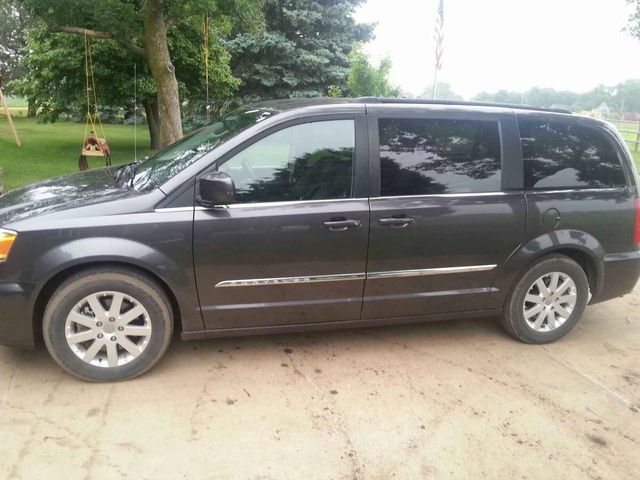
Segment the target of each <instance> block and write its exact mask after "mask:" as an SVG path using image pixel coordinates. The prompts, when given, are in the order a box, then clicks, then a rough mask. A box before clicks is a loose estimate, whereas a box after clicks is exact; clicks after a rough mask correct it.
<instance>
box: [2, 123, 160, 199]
mask: <svg viewBox="0 0 640 480" xmlns="http://www.w3.org/2000/svg"><path fill="white" fill-rule="evenodd" d="M14 123H15V125H16V129H17V130H18V135H20V139H21V140H22V147H17V146H16V144H15V143H14V140H13V136H12V134H11V130H10V129H9V124H8V122H7V119H6V117H4V116H0V167H1V168H3V169H4V190H5V192H6V191H8V190H11V189H13V188H17V187H20V186H23V185H27V184H29V183H33V182H36V181H38V180H42V179H45V178H50V177H57V176H59V175H65V174H67V173H73V172H77V171H78V157H79V156H80V150H81V147H82V139H83V136H84V124H81V123H72V122H57V123H52V124H42V123H38V122H37V121H36V120H35V119H32V118H15V119H14ZM104 129H105V136H106V137H107V141H108V142H109V146H110V147H111V157H112V161H113V164H114V165H115V164H122V163H128V162H131V161H133V160H134V140H133V139H134V132H133V129H134V127H133V126H129V125H105V126H104ZM149 151H150V150H149V132H148V130H147V127H146V126H145V125H138V158H141V157H142V156H144V155H147V154H148V153H149ZM89 165H90V166H91V168H97V167H102V166H104V159H103V158H99V157H98V158H96V157H90V158H89Z"/></svg>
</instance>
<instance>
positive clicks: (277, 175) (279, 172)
mask: <svg viewBox="0 0 640 480" xmlns="http://www.w3.org/2000/svg"><path fill="white" fill-rule="evenodd" d="M354 145H355V128H354V123H353V120H332V121H326V122H313V123H305V124H302V125H296V126H293V127H289V128H285V129H282V130H280V131H278V132H276V133H274V134H272V135H270V136H268V137H265V138H263V139H262V140H259V141H257V142H256V143H254V144H253V145H251V146H250V147H248V148H246V149H245V150H243V151H242V152H240V153H239V154H238V155H236V156H235V157H233V158H231V159H230V160H229V161H227V162H225V163H224V164H223V165H221V166H220V168H219V169H218V170H219V171H221V172H225V173H227V174H229V175H230V176H231V178H233V180H234V181H235V184H236V196H237V199H238V202H240V203H249V202H278V201H292V200H323V199H334V198H348V197H350V196H351V183H352V176H353V175H352V171H353V158H354V150H355V148H354Z"/></svg>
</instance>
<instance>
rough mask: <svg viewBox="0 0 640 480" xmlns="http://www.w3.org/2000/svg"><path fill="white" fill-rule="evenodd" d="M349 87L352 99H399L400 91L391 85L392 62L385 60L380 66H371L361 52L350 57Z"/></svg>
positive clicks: (353, 53) (356, 51) (355, 52)
mask: <svg viewBox="0 0 640 480" xmlns="http://www.w3.org/2000/svg"><path fill="white" fill-rule="evenodd" d="M349 59H350V61H351V68H350V69H349V78H348V82H347V83H348V87H349V94H350V95H351V96H352V97H369V96H373V97H397V96H399V95H400V89H399V88H398V87H397V86H395V85H392V84H391V81H390V80H389V73H390V72H391V60H390V59H389V58H383V59H382V60H381V61H380V64H379V65H378V66H374V65H371V63H370V62H369V58H368V57H367V56H366V55H365V54H364V53H363V52H362V51H360V50H355V51H354V52H352V53H351V56H350V58H349Z"/></svg>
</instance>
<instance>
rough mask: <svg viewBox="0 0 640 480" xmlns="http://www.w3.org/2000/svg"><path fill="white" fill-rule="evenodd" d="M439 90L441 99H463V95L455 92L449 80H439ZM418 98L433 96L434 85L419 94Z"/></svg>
mask: <svg viewBox="0 0 640 480" xmlns="http://www.w3.org/2000/svg"><path fill="white" fill-rule="evenodd" d="M437 92H438V99H439V100H462V95H458V94H457V93H456V92H454V91H453V89H452V88H451V85H449V84H448V83H447V82H438V89H437ZM418 98H433V85H429V86H428V87H427V88H425V89H424V91H423V92H422V93H421V94H420V95H418Z"/></svg>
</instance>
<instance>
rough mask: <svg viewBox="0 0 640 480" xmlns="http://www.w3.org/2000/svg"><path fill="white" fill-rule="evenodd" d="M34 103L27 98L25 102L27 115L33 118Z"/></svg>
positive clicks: (34, 113) (34, 115)
mask: <svg viewBox="0 0 640 480" xmlns="http://www.w3.org/2000/svg"><path fill="white" fill-rule="evenodd" d="M36 113H37V112H36V103H35V102H34V101H33V100H28V103H27V117H29V118H35V117H36Z"/></svg>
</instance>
